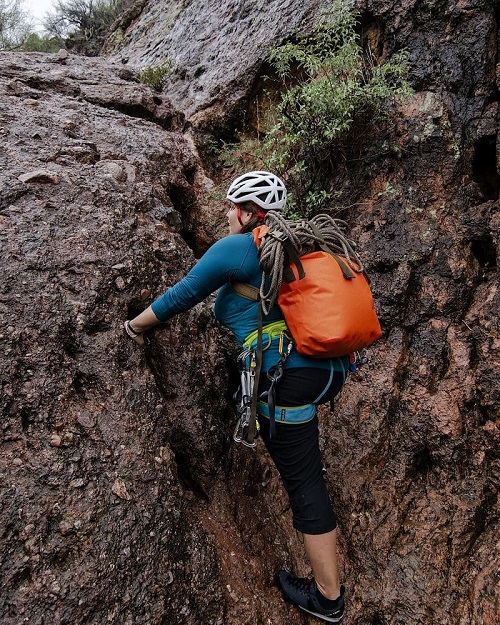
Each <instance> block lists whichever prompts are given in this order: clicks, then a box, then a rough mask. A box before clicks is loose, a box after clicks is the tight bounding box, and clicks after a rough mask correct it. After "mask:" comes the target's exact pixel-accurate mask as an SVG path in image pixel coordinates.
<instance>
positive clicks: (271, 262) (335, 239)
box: [260, 211, 364, 315]
mask: <svg viewBox="0 0 500 625" xmlns="http://www.w3.org/2000/svg"><path fill="white" fill-rule="evenodd" d="M265 223H266V225H268V226H269V227H270V228H271V231H272V232H281V233H282V234H284V235H286V236H287V237H288V238H289V240H290V241H291V243H292V245H293V246H294V248H295V250H296V252H297V254H298V255H299V256H303V255H304V254H308V253H309V252H312V251H314V250H315V249H317V246H318V244H320V243H322V242H324V243H326V244H327V245H328V247H329V248H330V250H331V251H332V252H335V253H337V254H341V255H342V256H344V257H345V258H346V259H347V262H348V264H349V266H350V267H351V269H352V270H353V271H355V272H356V273H362V272H363V270H364V268H363V264H362V263H361V260H360V258H359V256H358V254H357V252H356V244H355V243H354V241H352V240H351V239H348V238H347V236H346V231H347V224H346V222H345V221H343V220H342V219H334V218H333V217H331V216H330V215H325V214H320V215H316V216H315V217H313V218H312V219H311V220H310V221H307V220H305V219H302V220H300V221H290V220H288V219H284V218H283V216H282V215H281V213H280V212H277V211H269V212H268V213H267V216H266V221H265ZM311 224H314V226H316V228H317V229H318V230H319V231H320V232H321V237H322V239H323V241H321V239H319V238H318V237H317V236H316V235H315V234H314V232H313V230H312V228H311ZM354 263H356V264H354ZM284 265H285V250H284V248H283V246H282V245H281V243H280V242H279V241H278V240H276V239H275V238H273V237H270V236H266V237H264V239H263V240H262V243H261V246H260V267H261V269H262V270H263V274H262V282H261V285H260V296H261V302H262V310H263V311H264V314H266V315H268V314H269V312H270V311H271V308H272V307H273V305H274V303H275V302H276V298H277V297H278V293H279V290H280V287H281V281H282V279H283V268H284ZM267 277H269V286H268V288H267V292H266V282H267Z"/></svg>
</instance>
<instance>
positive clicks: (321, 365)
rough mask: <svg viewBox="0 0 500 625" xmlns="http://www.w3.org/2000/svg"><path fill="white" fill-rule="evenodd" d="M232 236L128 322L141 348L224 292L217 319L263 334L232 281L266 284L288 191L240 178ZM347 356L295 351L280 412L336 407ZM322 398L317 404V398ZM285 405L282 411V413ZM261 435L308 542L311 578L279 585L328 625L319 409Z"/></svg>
mask: <svg viewBox="0 0 500 625" xmlns="http://www.w3.org/2000/svg"><path fill="white" fill-rule="evenodd" d="M226 199H227V201H228V202H229V208H228V211H227V220H228V228H229V236H225V237H223V238H222V239H220V240H219V241H217V242H216V243H215V244H214V245H212V246H211V247H210V248H209V250H208V251H207V252H206V253H205V254H204V255H203V256H202V258H201V259H200V260H199V261H198V262H197V263H196V265H195V266H194V267H193V268H192V269H191V271H189V273H188V274H187V275H186V276H185V278H183V279H182V280H181V281H180V282H178V283H177V284H175V285H174V286H173V287H172V288H170V289H168V290H167V291H166V292H165V293H164V294H163V295H161V296H160V297H158V299H156V300H155V301H154V302H153V303H152V304H151V306H149V307H148V308H147V309H146V310H144V311H143V312H142V313H140V314H139V315H138V316H136V317H135V318H133V319H130V320H127V321H126V322H125V331H126V333H127V335H128V336H129V337H130V338H131V339H133V340H135V341H136V342H137V343H140V344H142V343H143V336H142V335H143V333H144V332H146V331H147V330H150V329H151V328H153V327H155V326H157V325H158V324H160V323H163V322H165V321H167V320H169V319H170V318H171V317H173V316H174V315H176V314H179V313H182V312H184V311H186V310H188V309H190V308H192V307H193V306H195V305H196V304H198V303H199V302H201V301H202V300H203V299H205V298H206V297H208V296H209V295H210V294H211V293H214V292H215V291H218V293H217V297H216V301H215V305H214V313H215V316H216V318H217V319H218V321H219V322H220V323H222V324H223V325H224V326H226V327H227V328H229V330H231V331H232V333H233V334H234V336H235V338H236V341H237V342H238V344H239V345H240V347H242V346H243V345H244V344H245V341H246V339H247V337H249V336H250V335H252V334H254V333H255V332H256V329H257V307H258V306H259V303H258V302H255V301H250V300H249V299H245V298H243V297H241V296H240V295H238V294H236V293H235V291H234V290H233V289H232V288H231V284H230V283H231V282H233V281H239V282H244V283H248V284H251V285H253V286H255V287H259V286H260V285H261V278H262V270H261V268H260V266H259V258H258V255H257V247H256V245H255V243H254V239H253V236H252V230H253V229H254V228H255V227H257V226H258V225H260V224H263V223H264V222H265V220H266V213H267V211H270V210H272V211H283V209H284V208H285V203H286V188H285V185H284V183H283V182H282V180H281V179H280V178H278V177H277V176H275V175H274V174H272V173H269V172H265V171H252V172H249V173H246V174H244V175H242V176H239V177H238V178H236V179H235V180H234V181H233V182H232V184H231V185H230V187H229V190H228V192H227V198H226ZM276 322H283V316H282V314H281V311H280V309H279V307H278V305H274V306H273V307H272V309H271V310H270V311H269V314H268V315H266V316H264V328H263V332H264V334H265V332H266V327H272V326H273V325H276ZM272 334H273V333H272V332H270V335H269V336H268V339H269V340H267V341H266V349H265V350H264V352H263V354H262V371H263V372H264V373H263V375H262V376H261V377H260V384H259V394H261V393H263V392H265V391H266V390H268V388H269V385H270V381H269V379H268V376H266V375H265V372H267V371H268V370H269V369H271V367H273V365H276V362H277V361H278V360H279V358H280V353H279V350H280V347H282V346H280V347H279V346H278V339H279V337H278V336H273V335H272ZM348 367H349V362H348V357H341V358H333V359H317V358H310V357H306V356H303V355H301V354H299V353H297V352H296V351H295V350H293V349H291V351H290V354H289V356H288V358H287V359H286V362H285V365H284V370H283V375H282V376H281V379H280V380H279V383H278V384H277V385H276V398H275V399H276V402H275V404H276V406H277V408H276V413H278V411H279V410H280V409H281V408H282V407H291V408H293V407H302V406H305V405H314V404H315V403H324V402H328V401H331V400H332V399H333V398H334V397H335V395H337V394H338V392H339V391H340V389H341V388H342V385H343V383H344V381H345V377H346V374H345V372H346V370H347V369H348ZM319 397H320V398H321V401H320V402H318V401H317V399H318V398H319ZM278 407H279V408H278ZM260 412H261V413H259V416H258V422H259V426H260V436H261V437H262V439H263V441H264V444H265V446H266V448H267V450H268V452H269V454H270V456H271V458H272V460H273V462H274V464H275V466H276V468H277V470H278V472H279V474H280V477H281V480H282V483H283V485H284V487H285V489H286V491H287V494H288V498H289V501H290V506H291V510H292V513H293V525H294V527H295V529H296V530H297V531H298V532H300V533H301V534H302V536H303V544H304V548H305V551H306V554H307V557H308V559H309V562H310V565H311V568H312V572H313V577H312V578H311V579H308V578H301V577H296V576H295V575H293V574H292V573H291V572H289V571H285V570H281V571H278V573H277V575H276V579H277V583H278V585H279V587H280V589H281V591H282V592H283V595H284V597H285V599H286V600H288V601H289V602H291V603H293V604H295V605H297V606H298V607H299V608H301V609H302V610H304V611H305V612H308V613H309V614H312V615H313V616H315V617H316V618H318V619H320V620H323V621H325V622H328V623H338V622H339V621H340V620H341V619H342V618H343V616H344V591H345V589H344V586H341V585H340V582H339V572H338V563H337V521H336V518H335V515H334V512H333V508H332V505H331V502H330V499H329V495H328V492H327V487H326V483H325V479H324V469H323V463H322V460H321V455H320V448H319V431H318V417H317V414H316V410H314V411H313V414H312V416H311V413H310V412H309V413H307V415H305V416H304V420H303V421H301V420H300V411H299V412H298V413H297V414H298V415H299V417H297V416H296V417H295V419H294V421H293V423H287V422H286V421H285V422H282V421H280V420H279V418H278V417H276V423H275V435H271V432H270V419H269V415H265V414H264V412H265V411H260Z"/></svg>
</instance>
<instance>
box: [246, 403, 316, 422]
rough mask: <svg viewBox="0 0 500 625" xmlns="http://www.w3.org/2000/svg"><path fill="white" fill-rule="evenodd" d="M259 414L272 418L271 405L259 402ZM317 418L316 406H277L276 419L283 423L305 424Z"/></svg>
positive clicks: (275, 410)
mask: <svg viewBox="0 0 500 625" xmlns="http://www.w3.org/2000/svg"><path fill="white" fill-rule="evenodd" d="M257 413H258V414H259V416H261V417H267V418H268V419H269V418H270V415H269V405H268V404H266V403H265V402H263V401H259V402H257ZM315 416H316V406H315V405H314V404H306V405H305V406H292V407H288V406H276V407H275V409H274V418H275V420H276V421H279V422H281V423H305V422H306V421H310V420H311V419H314V417H315Z"/></svg>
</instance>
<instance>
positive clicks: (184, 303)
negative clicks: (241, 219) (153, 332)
mask: <svg viewBox="0 0 500 625" xmlns="http://www.w3.org/2000/svg"><path fill="white" fill-rule="evenodd" d="M252 246H253V248H254V250H255V251H256V248H255V244H254V243H253V240H252V237H251V236H248V235H241V234H233V235H229V236H227V237H224V238H223V239H220V240H219V241H217V243H214V245H212V247H210V249H209V250H208V251H207V252H206V253H205V254H204V255H203V256H202V257H201V258H200V260H199V261H198V262H197V263H196V265H195V266H194V267H193V268H192V269H191V271H190V272H189V273H188V274H187V275H186V277H185V278H183V279H182V280H181V281H180V282H178V283H177V284H175V285H174V286H173V287H172V288H170V289H169V290H168V291H166V292H165V293H164V294H163V295H161V296H160V297H159V298H158V299H156V300H155V301H154V302H153V303H152V304H151V307H152V309H153V312H154V314H155V315H156V316H157V317H158V319H159V320H160V321H167V320H168V319H170V317H173V316H174V315H176V314H178V313H181V312H184V311H186V310H189V309H190V308H192V307H193V306H195V305H196V304H198V303H199V302H201V301H202V300H204V299H205V298H206V297H208V296H209V295H210V294H211V293H213V292H214V291H217V289H219V288H220V287H221V286H223V285H224V284H226V283H227V282H229V281H231V280H239V281H248V279H249V277H248V275H247V273H246V272H245V271H244V269H243V267H244V264H245V260H246V259H247V257H248V254H249V253H250V250H251V249H252Z"/></svg>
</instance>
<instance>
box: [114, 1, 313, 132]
mask: <svg viewBox="0 0 500 625" xmlns="http://www.w3.org/2000/svg"><path fill="white" fill-rule="evenodd" d="M135 6H136V10H135V11H134V12H131V13H129V14H127V15H126V16H124V17H123V18H122V19H121V20H118V21H117V22H116V24H115V27H114V31H113V32H112V34H111V35H110V37H109V40H108V42H107V44H106V46H105V50H104V54H105V55H106V56H108V57H109V58H111V59H113V60H116V61H117V62H122V63H126V64H128V65H131V66H134V67H142V68H144V67H147V66H149V65H153V66H154V65H158V64H161V63H164V62H165V61H166V60H167V59H169V60H172V61H173V62H174V66H175V68H176V69H175V73H174V75H173V76H172V79H171V81H170V85H169V87H168V91H169V93H170V94H171V98H172V102H173V103H174V105H175V107H176V108H178V109H179V110H182V111H184V112H185V114H186V115H187V117H188V118H189V119H190V121H191V122H193V123H195V124H203V125H213V124H215V123H216V122H217V121H218V120H220V119H224V120H226V123H227V119H226V118H227V116H228V113H230V112H233V113H235V115H236V119H235V120H233V122H234V123H237V122H238V121H240V122H241V119H240V120H238V118H237V111H236V109H235V104H237V103H238V102H240V101H241V99H242V98H247V97H248V94H249V92H250V91H251V89H252V86H253V83H254V80H255V78H256V76H257V75H258V73H259V70H260V68H261V66H262V62H263V60H264V58H265V57H266V56H267V54H268V53H269V52H270V51H271V50H272V48H274V47H276V46H277V45H279V44H281V43H282V42H283V41H284V39H285V38H286V37H287V36H288V35H289V34H290V33H291V32H292V31H293V30H295V29H296V28H298V27H299V26H300V25H301V23H302V22H303V21H304V20H306V21H307V20H310V19H311V18H312V17H313V16H314V14H315V13H316V12H317V9H318V7H319V2H318V0H306V1H305V2H295V1H294V0H242V1H238V2H235V1H234V0H223V1H222V2H217V1H215V0H208V2H207V1H206V0H205V1H203V0H188V1H185V0H174V1H172V2H170V1H168V2H144V0H140V1H139V2H138V3H136V5H135ZM139 11H140V12H139Z"/></svg>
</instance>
